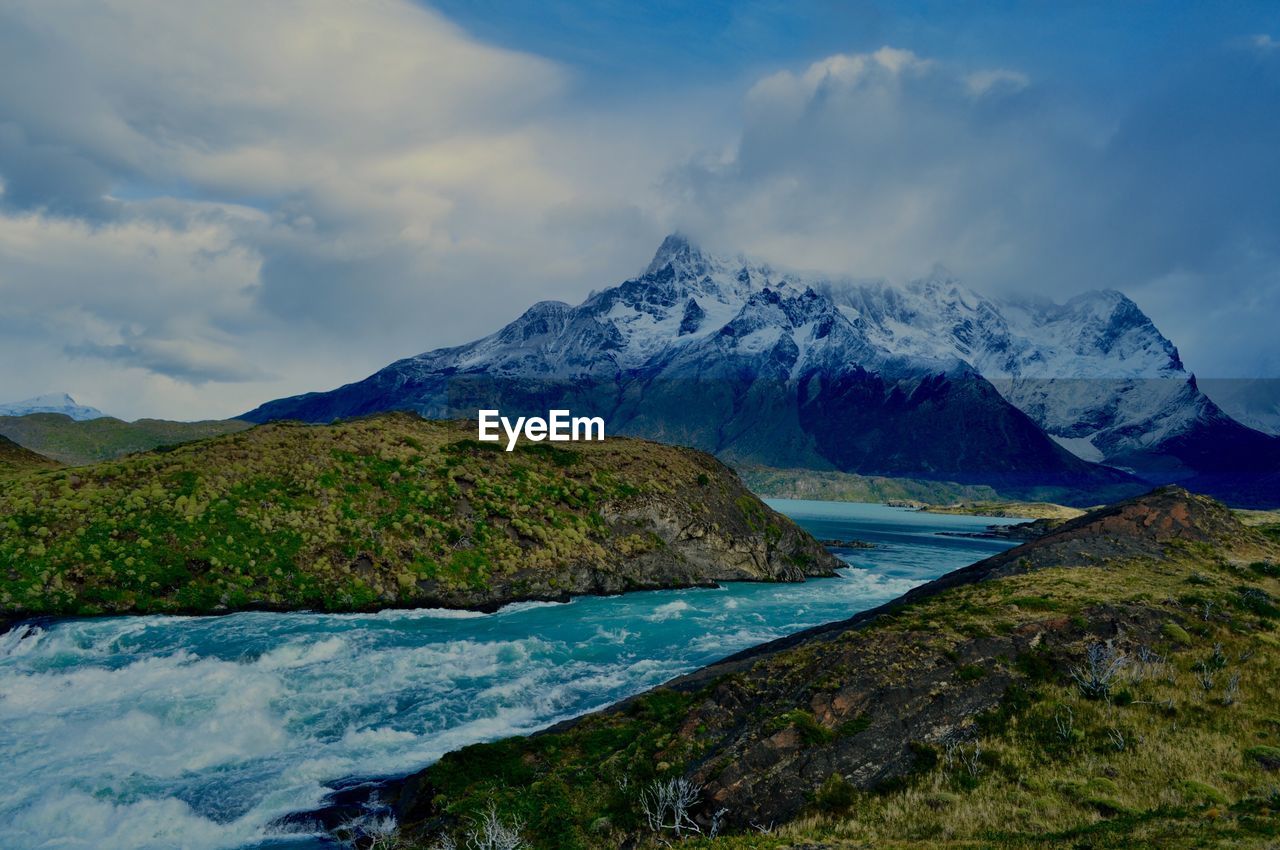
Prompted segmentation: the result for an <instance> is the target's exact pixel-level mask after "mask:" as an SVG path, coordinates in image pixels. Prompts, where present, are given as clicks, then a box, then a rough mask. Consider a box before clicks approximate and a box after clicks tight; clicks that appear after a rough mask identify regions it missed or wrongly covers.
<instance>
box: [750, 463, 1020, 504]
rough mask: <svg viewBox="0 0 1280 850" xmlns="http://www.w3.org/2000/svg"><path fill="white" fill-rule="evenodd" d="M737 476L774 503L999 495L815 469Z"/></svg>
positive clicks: (980, 488) (939, 500)
mask: <svg viewBox="0 0 1280 850" xmlns="http://www.w3.org/2000/svg"><path fill="white" fill-rule="evenodd" d="M738 473H739V474H740V475H741V476H742V480H743V481H745V482H746V484H747V486H748V487H750V488H751V491H752V492H754V493H759V494H760V495H761V496H764V497H766V498H775V499H817V500H820V501H831V502H919V503H922V504H931V505H949V504H953V503H956V502H961V501H980V500H995V499H997V498H999V494H998V493H997V492H996V491H995V490H993V489H992V488H990V487H987V486H985V485H969V484H956V483H953V482H947V481H925V480H923V479H915V478H887V477H885V476H880V475H857V474H855V473H852V472H836V471H834V470H826V471H823V470H815V469H777V468H774V467H769V466H743V467H739V469H738Z"/></svg>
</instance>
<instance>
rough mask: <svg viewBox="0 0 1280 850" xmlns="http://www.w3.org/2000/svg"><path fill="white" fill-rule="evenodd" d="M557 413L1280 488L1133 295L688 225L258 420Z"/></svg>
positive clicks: (881, 462) (969, 459) (1029, 477)
mask: <svg viewBox="0 0 1280 850" xmlns="http://www.w3.org/2000/svg"><path fill="white" fill-rule="evenodd" d="M551 406H555V407H567V408H569V409H571V410H574V411H583V412H587V411H589V412H590V413H592V414H594V415H603V416H605V417H606V419H607V421H608V424H609V432H610V433H631V434H638V435H642V436H648V437H653V438H656V439H662V440H666V441H670V442H676V443H683V444H688V445H693V446H696V447H699V448H703V449H706V450H708V451H712V452H715V453H717V454H718V455H720V456H721V457H723V458H725V459H727V460H731V461H737V462H747V463H761V464H766V465H771V466H784V467H810V468H816V469H831V468H835V469H840V470H844V471H851V472H860V473H864V474H882V475H900V476H909V477H922V478H934V479H946V480H953V481H961V482H981V483H989V484H996V485H1000V486H1003V487H1005V488H1006V489H1009V488H1011V487H1021V488H1024V489H1026V488H1032V487H1035V486H1036V485H1053V486H1057V487H1074V488H1079V490H1080V493H1079V495H1080V497H1081V498H1082V499H1083V500H1085V501H1093V502H1097V501H1101V500H1102V498H1101V495H1100V492H1101V491H1106V489H1107V488H1114V487H1117V486H1118V487H1124V486H1125V485H1126V484H1130V483H1132V482H1133V481H1134V479H1133V478H1128V477H1127V476H1126V475H1124V474H1123V473H1122V472H1118V471H1117V469H1119V470H1123V471H1124V472H1128V473H1132V474H1133V475H1134V476H1137V477H1138V478H1141V479H1142V480H1144V481H1148V482H1158V483H1165V482H1169V481H1179V482H1182V483H1184V484H1185V485H1186V486H1189V487H1192V488H1193V489H1200V490H1202V491H1204V492H1209V493H1212V494H1214V495H1218V496H1222V497H1225V498H1229V499H1233V500H1235V501H1237V502H1238V503H1242V504H1271V503H1276V502H1280V438H1276V437H1273V436H1271V435H1267V434H1262V433H1260V432H1258V431H1254V430H1252V429H1249V428H1246V427H1245V426H1243V425H1241V424H1239V423H1238V422H1236V421H1235V420H1233V419H1232V418H1231V417H1229V416H1228V415H1227V414H1225V413H1223V411H1222V410H1221V409H1220V408H1219V407H1218V406H1217V405H1216V404H1214V402H1213V401H1211V400H1210V399H1209V398H1208V397H1207V396H1205V395H1204V394H1203V393H1202V392H1200V390H1199V389H1198V387H1197V385H1196V381H1195V378H1194V376H1192V375H1190V374H1188V373H1187V372H1186V370H1185V369H1184V367H1183V364H1182V361H1181V359H1180V358H1179V356H1178V351H1177V349H1176V348H1175V347H1174V346H1173V344H1172V343H1171V342H1170V341H1169V340H1168V339H1166V338H1165V337H1164V336H1163V335H1161V333H1160V332H1159V330H1157V329H1156V327H1155V325H1154V324H1152V322H1151V320H1150V319H1149V318H1147V316H1146V315H1144V314H1143V313H1142V311H1141V310H1140V309H1139V308H1138V307H1137V305H1136V304H1134V303H1133V302H1132V301H1131V300H1129V299H1128V298H1126V297H1125V296H1124V295H1122V294H1121V293H1119V292H1115V291H1102V292H1087V293H1084V294H1082V295H1078V296H1076V297H1074V298H1072V299H1070V300H1069V301H1067V302H1066V303H1064V304H1058V303H1054V302H1051V301H1047V300H1021V301H1013V300H1003V301H1002V300H995V299H991V298H987V297H985V296H983V295H980V294H978V293H976V292H974V291H972V290H971V289H969V288H967V287H966V286H964V285H963V284H962V283H960V282H959V281H958V280H956V279H954V278H953V277H951V276H950V275H948V274H947V273H946V272H945V271H943V270H940V269H939V270H936V271H935V272H934V274H932V275H930V276H929V277H927V278H924V279H922V280H917V281H914V282H912V283H909V284H907V285H905V286H890V285H888V284H883V283H870V284H868V283H858V282H851V281H837V280H829V279H824V278H805V277H799V276H795V275H788V274H779V273H777V272H775V271H773V270H772V269H770V268H769V267H768V266H765V265H761V264H758V263H752V262H750V261H748V260H745V259H743V258H741V257H738V258H732V259H731V258H724V257H716V256H711V255H709V254H707V253H704V252H703V251H701V250H699V249H698V248H697V247H696V246H694V245H692V244H690V243H689V242H688V241H687V240H686V239H684V238H682V237H680V236H670V237H668V238H667V239H666V240H665V241H664V242H663V244H662V246H661V247H660V248H659V249H658V252H657V253H656V254H655V256H654V258H653V261H652V262H651V263H650V264H649V266H648V268H646V269H645V271H644V273H643V274H642V275H640V276H639V277H637V278H633V279H631V280H628V281H626V282H624V283H622V284H620V285H618V286H615V287H611V288H609V289H605V290H603V291H601V292H597V293H594V294H592V295H591V296H590V297H589V298H587V300H586V301H584V302H583V303H582V304H579V305H577V306H570V305H568V304H564V303H561V302H552V301H547V302H541V303H538V304H535V305H533V306H532V307H530V308H529V309H528V310H527V311H526V312H525V313H524V315H522V316H520V317H519V318H518V319H516V320H515V321H514V322H512V323H511V324H509V325H507V326H506V327H504V328H503V329H501V330H500V331H498V332H497V333H495V334H492V335H490V336H487V337H484V338H483V339H480V340H476V341H475V342H472V343H468V344H466V345H462V346H457V347H454V348H445V349H438V350H436V351H431V352H428V353H426V354H422V355H419V356H417V357H411V358H409V359H407V360H401V361H399V362H397V363H393V364H392V365H391V366H388V367H387V368H386V369H383V370H382V371H380V372H378V373H376V374H374V375H372V376H371V377H369V378H367V379H366V380H364V381H360V382H358V383H355V384H350V385H347V386H345V387H341V388H339V389H337V390H334V391H332V392H328V393H312V394H309V395H304V396H298V397H296V398H291V399H281V400H279V401H275V402H270V403H268V404H266V405H263V406H262V407H260V408H258V409H257V410H254V411H251V412H250V413H248V414H246V415H245V417H244V418H246V419H250V420H253V421H265V420H268V419H277V418H296V419H303V420H309V421H329V420H332V419H335V418H341V417H348V416H355V415H360V414H365V413H371V412H376V411H380V410H387V409H412V410H416V411H418V412H420V413H422V414H423V415H426V416H474V415H475V411H476V409H477V408H479V407H498V408H501V409H503V410H504V412H506V411H511V412H514V413H535V412H543V411H545V410H547V409H548V408H549V407H551ZM1096 463H1101V464H1105V466H1098V465H1095V464H1096ZM1110 467H1114V468H1110ZM1090 488H1093V489H1092V491H1091V490H1090ZM1059 495H1060V497H1061V494H1059Z"/></svg>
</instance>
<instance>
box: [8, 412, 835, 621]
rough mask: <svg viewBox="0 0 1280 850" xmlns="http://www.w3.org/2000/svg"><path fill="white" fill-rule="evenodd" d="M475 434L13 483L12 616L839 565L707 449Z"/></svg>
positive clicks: (434, 426) (122, 463) (347, 432)
mask: <svg viewBox="0 0 1280 850" xmlns="http://www.w3.org/2000/svg"><path fill="white" fill-rule="evenodd" d="M474 429H475V425H474V423H465V422H433V421H427V420H423V419H420V418H419V417H417V416H416V415H414V414H404V413H400V414H386V415H382V416H377V417H370V418H366V419H361V420H357V421H350V422H343V423H338V424H335V425H329V426H312V425H303V424H300V423H296V422H295V423H279V424H273V425H266V426H262V427H259V428H254V429H252V430H250V431H243V432H241V433H236V434H229V435H224V436H220V437H213V438H210V439H207V440H202V441H199V442H195V443H187V444H185V445H182V446H178V447H175V448H166V449H161V450H157V451H154V452H148V453H144V454H137V455H131V456H129V457H126V458H122V459H119V460H114V461H108V462H104V463H100V464H96V465H93V466H88V467H82V468H77V469H69V470H64V471H60V472H54V473H51V474H48V475H41V476H36V477H27V478H22V479H19V480H10V481H7V482H6V481H0V619H5V618H8V619H13V618H17V617H22V616H31V615H36V614H103V613H125V612H136V613H147V612H153V613H154V612H188V613H197V612H198V613H208V612H214V611H226V610H237V609H245V608H273V609H298V608H316V609H324V610H338V611H353V610H369V609H377V608H385V607H392V606H414V607H438V606H447V607H471V608H492V607H496V606H498V605H502V604H505V603H507V602H513V601H516V600H520V599H560V598H563V597H565V596H567V595H569V594H575V593H618V592H621V591H624V590H634V589H642V588H659V587H687V586H691V585H706V584H709V583H712V582H716V581H722V580H761V581H799V580H802V579H804V578H805V577H806V576H809V575H832V574H833V570H834V568H835V567H836V566H838V564H839V562H838V561H837V560H836V559H835V558H834V557H833V556H832V555H830V554H829V553H828V552H827V551H826V550H825V549H823V548H822V547H821V546H819V545H818V543H817V542H816V541H814V540H813V538H811V537H809V535H807V534H805V533H804V532H803V531H801V530H800V528H799V527H798V526H796V525H795V524H794V523H792V522H791V521H790V520H789V519H787V518H786V517H784V516H782V515H780V514H777V513H775V512H774V511H772V510H770V509H769V508H768V507H767V506H766V505H765V504H764V503H762V502H761V501H760V500H759V499H757V498H756V497H755V496H753V495H751V494H750V492H749V491H747V489H746V488H745V487H743V486H742V483H741V481H739V479H738V477H737V476H736V475H735V474H734V473H733V472H732V470H730V469H729V468H728V467H726V466H724V465H723V464H722V463H720V462H719V461H717V460H715V459H714V458H712V457H711V456H709V455H705V454H702V453H701V452H696V451H693V450H691V449H681V448H674V447H671V446H664V445H661V444H658V443H651V442H647V441H643V440H634V439H626V438H610V439H608V440H605V441H603V442H593V443H576V444H574V445H573V447H572V448H569V447H565V448H558V447H553V446H550V445H548V444H546V443H530V444H523V445H520V446H517V448H516V450H515V451H513V452H506V451H503V450H502V449H501V448H499V447H497V446H496V445H495V444H493V443H480V442H477V441H476V440H475V439H474V434H475V430H474Z"/></svg>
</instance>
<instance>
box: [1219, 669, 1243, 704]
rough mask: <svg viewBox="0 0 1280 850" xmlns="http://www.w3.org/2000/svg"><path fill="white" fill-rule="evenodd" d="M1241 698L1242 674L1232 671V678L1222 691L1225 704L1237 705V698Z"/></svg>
mask: <svg viewBox="0 0 1280 850" xmlns="http://www.w3.org/2000/svg"><path fill="white" fill-rule="evenodd" d="M1239 698H1240V674H1239V673H1232V674H1231V678H1230V679H1228V680H1227V687H1226V689H1225V690H1223V692H1222V704H1223V705H1235V703H1236V700H1237V699H1239Z"/></svg>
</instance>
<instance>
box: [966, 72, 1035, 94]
mask: <svg viewBox="0 0 1280 850" xmlns="http://www.w3.org/2000/svg"><path fill="white" fill-rule="evenodd" d="M964 84H965V86H966V87H967V88H968V89H969V94H971V95H973V96H974V97H982V96H983V95H985V94H987V93H989V92H993V91H1003V92H1015V91H1021V90H1022V89H1025V88H1026V87H1027V86H1029V85H1031V78H1030V77H1028V76H1027V75H1026V74H1024V73H1022V72H1021V71H1010V70H1009V69H1007V68H993V69H989V70H985V71H974V72H973V73H971V74H968V75H966V76H965V78H964Z"/></svg>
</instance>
